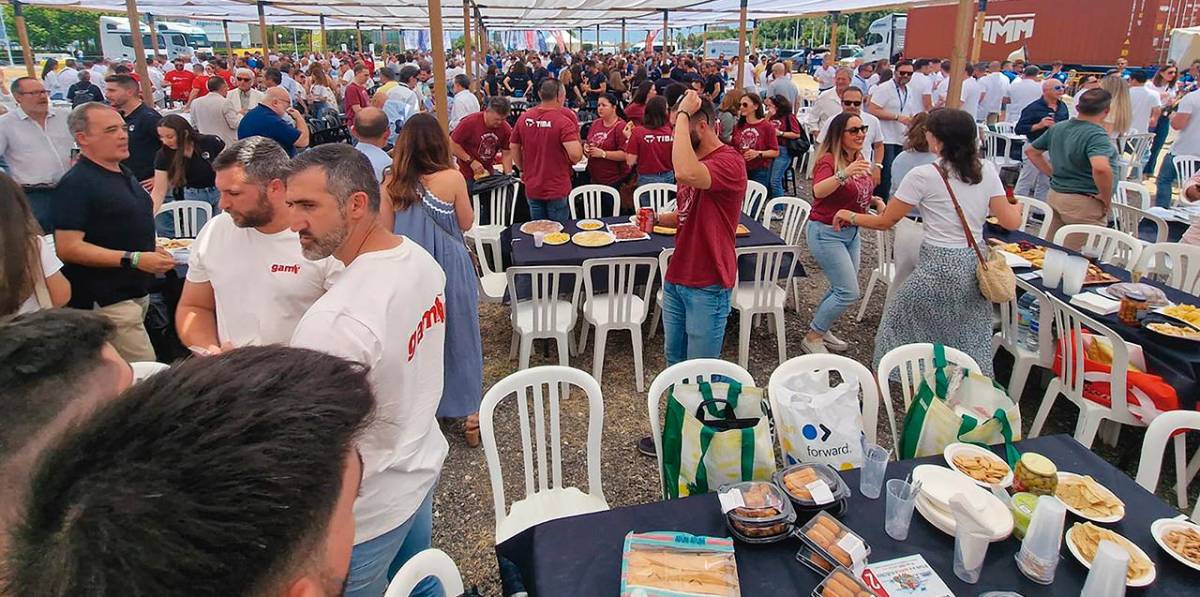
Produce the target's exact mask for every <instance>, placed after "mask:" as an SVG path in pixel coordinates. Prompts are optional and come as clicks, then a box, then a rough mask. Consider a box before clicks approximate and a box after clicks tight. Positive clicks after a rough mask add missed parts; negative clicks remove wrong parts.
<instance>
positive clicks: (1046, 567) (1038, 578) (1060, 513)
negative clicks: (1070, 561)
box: [1017, 495, 1067, 585]
mask: <svg viewBox="0 0 1200 597" xmlns="http://www.w3.org/2000/svg"><path fill="white" fill-rule="evenodd" d="M1066 515H1067V508H1066V506H1064V505H1063V503H1062V502H1060V501H1058V500H1057V499H1055V498H1053V497H1050V496H1048V495H1043V496H1038V501H1037V507H1036V508H1035V509H1034V511H1033V519H1032V520H1030V521H1029V530H1028V531H1026V532H1025V539H1024V540H1023V541H1021V549H1020V551H1018V552H1017V568H1019V569H1020V570H1021V573H1022V574H1024V575H1025V576H1026V577H1028V578H1029V580H1032V581H1033V582H1036V583H1040V584H1043V585H1048V584H1050V583H1052V582H1054V571H1055V569H1057V568H1058V557H1059V549H1061V548H1062V537H1063V521H1064V519H1065V518H1066Z"/></svg>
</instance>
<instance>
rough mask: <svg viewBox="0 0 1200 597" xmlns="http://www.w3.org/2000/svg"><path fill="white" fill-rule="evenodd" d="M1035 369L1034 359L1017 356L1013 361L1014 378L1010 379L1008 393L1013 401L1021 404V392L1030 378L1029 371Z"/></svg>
mask: <svg viewBox="0 0 1200 597" xmlns="http://www.w3.org/2000/svg"><path fill="white" fill-rule="evenodd" d="M1032 369H1033V361H1031V360H1029V359H1022V358H1020V357H1017V361H1016V362H1015V363H1013V371H1012V378H1011V379H1009V380H1008V395H1009V397H1011V398H1012V400H1013V402H1014V403H1016V404H1020V402H1021V394H1022V393H1023V392H1024V391H1025V382H1026V381H1028V380H1029V372H1030V371H1031V370H1032Z"/></svg>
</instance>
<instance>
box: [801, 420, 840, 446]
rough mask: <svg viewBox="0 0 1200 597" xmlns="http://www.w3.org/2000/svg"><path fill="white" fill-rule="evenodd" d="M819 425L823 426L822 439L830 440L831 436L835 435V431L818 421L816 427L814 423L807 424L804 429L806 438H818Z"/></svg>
mask: <svg viewBox="0 0 1200 597" xmlns="http://www.w3.org/2000/svg"><path fill="white" fill-rule="evenodd" d="M817 427H820V428H821V441H823V442H824V441H829V436H830V435H833V431H831V430H830V429H829V428H828V427H826V426H825V425H824V424H823V423H818V424H817V426H816V427H814V426H813V425H812V424H808V425H805V426H804V429H803V430H802V432H803V433H804V439H807V440H814V439H817Z"/></svg>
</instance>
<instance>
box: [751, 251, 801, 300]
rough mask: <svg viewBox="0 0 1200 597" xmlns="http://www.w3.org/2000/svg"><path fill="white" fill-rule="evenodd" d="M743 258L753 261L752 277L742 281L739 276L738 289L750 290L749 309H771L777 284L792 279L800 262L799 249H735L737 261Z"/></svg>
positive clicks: (777, 287)
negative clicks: (751, 293) (751, 292)
mask: <svg viewBox="0 0 1200 597" xmlns="http://www.w3.org/2000/svg"><path fill="white" fill-rule="evenodd" d="M743 256H748V257H751V258H752V259H754V277H753V278H751V279H750V280H743V279H741V276H740V275H739V279H738V287H739V288H741V289H746V288H747V287H749V288H750V289H752V291H753V296H752V299H751V304H750V308H751V309H766V308H768V307H771V306H772V305H773V304H774V298H775V295H776V294H777V291H778V290H779V282H780V281H781V280H782V281H784V282H787V281H789V280H791V279H792V273H793V272H794V271H795V270H796V264H797V263H799V261H800V249H799V248H798V247H793V246H788V245H772V246H763V247H742V248H740V249H737V257H738V259H739V260H741V258H742V257H743ZM789 257H790V258H791V259H790V260H789V259H788V258H789Z"/></svg>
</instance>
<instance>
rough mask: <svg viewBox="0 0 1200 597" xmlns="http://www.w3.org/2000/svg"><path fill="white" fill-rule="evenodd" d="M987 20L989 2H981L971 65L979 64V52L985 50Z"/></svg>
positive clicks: (982, 0) (972, 47)
mask: <svg viewBox="0 0 1200 597" xmlns="http://www.w3.org/2000/svg"><path fill="white" fill-rule="evenodd" d="M986 18H987V0H979V11H978V12H976V13H975V39H974V40H973V41H972V42H971V64H975V63H977V62H979V51H980V50H981V49H983V21H984V19H986Z"/></svg>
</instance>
